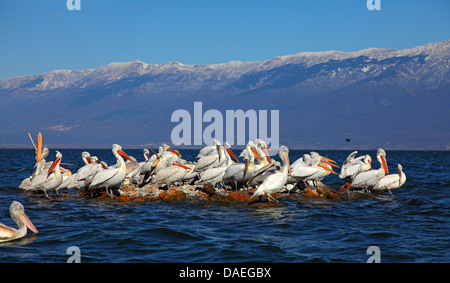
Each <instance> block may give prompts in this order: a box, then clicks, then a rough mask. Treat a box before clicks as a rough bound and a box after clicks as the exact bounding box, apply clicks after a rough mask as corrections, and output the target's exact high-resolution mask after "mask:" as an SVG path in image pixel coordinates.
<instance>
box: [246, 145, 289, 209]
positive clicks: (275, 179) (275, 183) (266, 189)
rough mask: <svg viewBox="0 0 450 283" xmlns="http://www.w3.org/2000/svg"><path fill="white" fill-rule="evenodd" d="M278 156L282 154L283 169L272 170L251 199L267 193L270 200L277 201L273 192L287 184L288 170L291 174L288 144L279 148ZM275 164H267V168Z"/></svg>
mask: <svg viewBox="0 0 450 283" xmlns="http://www.w3.org/2000/svg"><path fill="white" fill-rule="evenodd" d="M278 156H280V158H281V161H282V162H283V167H282V168H281V170H276V171H272V174H270V175H268V176H267V177H266V178H265V179H264V181H263V183H262V184H261V185H259V187H258V189H256V191H255V193H254V194H253V195H252V197H251V198H250V200H252V199H253V198H255V197H257V196H262V195H267V196H268V197H269V200H274V201H277V200H276V199H275V198H273V197H272V196H271V194H273V193H277V192H279V191H281V189H282V188H283V186H284V185H285V184H286V181H287V177H288V172H289V174H290V173H291V167H290V164H289V149H288V148H287V147H286V146H284V145H282V146H281V147H280V148H279V149H278ZM274 166H275V164H274V163H271V164H269V165H267V166H266V170H269V169H270V167H274ZM264 172H265V171H264ZM260 173H262V172H260ZM250 200H249V201H250Z"/></svg>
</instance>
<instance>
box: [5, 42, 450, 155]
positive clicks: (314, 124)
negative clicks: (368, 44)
mask: <svg viewBox="0 0 450 283" xmlns="http://www.w3.org/2000/svg"><path fill="white" fill-rule="evenodd" d="M449 68H450V40H447V41H444V42H436V43H430V44H426V45H423V46H418V47H415V48H412V49H405V50H395V49H380V48H370V49H365V50H360V51H355V52H339V51H325V52H307V53H297V54H293V55H288V56H280V57H276V58H273V59H271V60H265V61H258V62H238V61H232V62H229V63H224V64H215V65H184V64H181V63H178V62H170V63H167V64H158V65H156V64H146V63H144V62H141V61H133V62H124V63H111V64H108V65H106V66H102V67H99V68H97V69H86V70H78V71H72V70H58V71H52V72H49V73H44V74H37V75H31V76H22V77H15V78H10V79H4V80H0V103H1V105H0V111H1V112H0V113H1V114H0V118H1V121H0V130H1V132H2V133H3V135H2V136H1V137H0V144H14V143H22V142H23V143H24V144H26V143H27V141H26V139H27V136H26V135H24V133H25V134H26V132H27V131H33V130H34V129H36V130H41V131H46V132H47V135H48V136H49V138H48V139H50V138H52V139H53V140H52V142H53V143H55V144H61V143H64V144H111V143H113V142H122V143H125V144H130V145H140V144H146V143H158V142H164V141H169V142H170V133H171V130H172V128H173V127H174V124H173V123H171V122H170V115H171V113H172V112H173V111H175V110H177V109H186V110H188V111H191V110H192V109H193V102H194V101H202V102H203V105H204V108H205V109H204V111H206V110H208V109H217V110H220V111H222V112H223V113H225V109H230V110H236V109H243V110H248V109H255V110H258V109H269V110H270V109H273V110H279V111H280V142H281V143H285V144H289V145H291V146H298V147H335V148H337V147H339V148H341V147H345V146H350V147H351V146H357V147H374V146H383V145H384V146H387V147H389V146H391V147H393V148H394V147H395V148H424V147H427V148H441V149H442V148H446V147H447V146H450V134H449V133H450V128H449V124H450V123H448V122H449V119H448V118H449V114H448V111H447V109H448V106H450V105H449V101H450V99H449V97H450V96H449V94H450V70H449ZM113 128H114V129H117V130H112V129H113ZM346 136H350V137H352V141H353V140H354V144H351V145H350V144H343V143H342V140H345V137H346ZM69 139H70V141H68V140H69ZM118 140H121V141H118ZM49 142H50V141H49Z"/></svg>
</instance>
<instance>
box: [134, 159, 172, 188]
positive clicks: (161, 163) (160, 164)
mask: <svg viewBox="0 0 450 283" xmlns="http://www.w3.org/2000/svg"><path fill="white" fill-rule="evenodd" d="M150 160H151V159H149V160H147V161H146V163H147V162H148V163H149V162H150ZM150 164H151V167H150V168H149V170H148V171H146V172H145V174H144V176H143V177H142V180H141V183H140V184H139V187H140V188H142V187H143V186H145V184H148V183H149V182H150V179H151V177H152V176H153V175H155V174H156V173H158V172H159V171H160V170H162V169H164V168H167V167H168V165H169V164H167V158H166V153H165V152H164V151H163V152H162V153H161V154H160V155H159V156H158V155H156V159H155V160H154V161H153V162H152V163H150ZM141 174H142V168H141Z"/></svg>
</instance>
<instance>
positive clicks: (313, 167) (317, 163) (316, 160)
mask: <svg viewBox="0 0 450 283" xmlns="http://www.w3.org/2000/svg"><path fill="white" fill-rule="evenodd" d="M327 161H330V162H335V161H334V160H331V159H329V158H326V157H323V156H321V155H319V154H318V153H317V152H310V154H304V155H303V157H301V158H299V159H298V160H296V161H295V162H294V163H293V164H292V166H291V170H292V174H291V176H292V177H293V178H294V179H295V180H297V181H303V183H304V184H305V186H308V185H307V182H309V181H312V182H314V181H319V180H322V179H323V178H325V177H326V176H327V175H329V174H330V173H332V174H336V175H337V173H336V172H334V171H333V170H332V168H331V167H337V166H336V165H334V164H332V163H329V162H327Z"/></svg>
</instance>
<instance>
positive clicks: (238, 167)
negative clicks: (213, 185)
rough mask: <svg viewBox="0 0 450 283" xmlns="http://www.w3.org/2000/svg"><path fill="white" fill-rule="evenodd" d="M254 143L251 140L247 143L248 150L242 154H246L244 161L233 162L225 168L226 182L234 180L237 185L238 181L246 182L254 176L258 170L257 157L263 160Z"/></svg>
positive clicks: (224, 177)
mask: <svg viewBox="0 0 450 283" xmlns="http://www.w3.org/2000/svg"><path fill="white" fill-rule="evenodd" d="M252 144H253V143H251V142H249V143H247V146H246V151H245V152H244V154H241V155H243V156H244V163H236V164H232V165H230V166H228V168H227V170H225V174H224V176H223V182H224V183H229V182H234V183H235V185H236V187H237V183H240V182H246V181H248V180H249V179H250V178H251V177H253V174H254V173H255V171H256V167H255V157H256V158H257V159H258V160H259V161H261V157H260V156H259V154H258V152H256V149H255V148H254V145H252Z"/></svg>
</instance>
